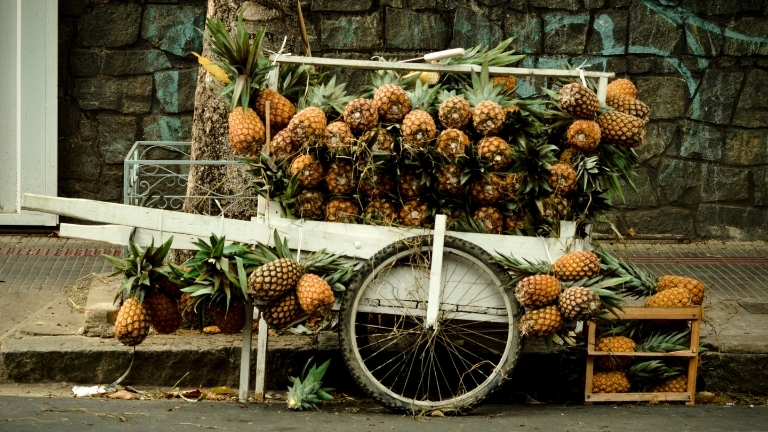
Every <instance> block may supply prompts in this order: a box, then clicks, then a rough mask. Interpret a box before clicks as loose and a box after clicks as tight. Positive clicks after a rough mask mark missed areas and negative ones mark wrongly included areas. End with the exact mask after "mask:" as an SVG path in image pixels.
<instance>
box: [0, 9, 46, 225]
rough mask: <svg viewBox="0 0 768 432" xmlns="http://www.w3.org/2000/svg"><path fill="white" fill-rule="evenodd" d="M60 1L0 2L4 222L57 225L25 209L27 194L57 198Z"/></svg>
mask: <svg viewBox="0 0 768 432" xmlns="http://www.w3.org/2000/svg"><path fill="white" fill-rule="evenodd" d="M58 9H59V5H58V0H0V225H35V226H55V225H57V224H58V216H56V215H51V214H46V213H37V212H28V211H21V205H20V204H21V195H22V194H24V193H25V192H30V193H39V194H43V195H50V196H56V193H57V176H58V170H57V153H58V152H57V148H58V118H57V109H58V98H57V75H58V27H59V26H58Z"/></svg>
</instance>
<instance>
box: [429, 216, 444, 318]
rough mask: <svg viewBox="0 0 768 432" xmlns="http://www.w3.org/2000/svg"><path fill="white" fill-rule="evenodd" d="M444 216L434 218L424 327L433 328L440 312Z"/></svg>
mask: <svg viewBox="0 0 768 432" xmlns="http://www.w3.org/2000/svg"><path fill="white" fill-rule="evenodd" d="M445 221H446V217H445V215H442V214H439V215H437V216H435V230H434V232H433V235H434V239H433V240H432V263H431V268H430V269H429V296H428V297H427V319H426V322H425V323H424V325H425V326H426V327H427V328H433V327H434V326H435V322H436V321H437V312H438V311H439V310H440V300H441V297H442V296H441V295H440V294H441V293H440V291H441V288H442V287H443V283H442V282H443V281H442V280H441V276H442V273H443V245H444V244H445Z"/></svg>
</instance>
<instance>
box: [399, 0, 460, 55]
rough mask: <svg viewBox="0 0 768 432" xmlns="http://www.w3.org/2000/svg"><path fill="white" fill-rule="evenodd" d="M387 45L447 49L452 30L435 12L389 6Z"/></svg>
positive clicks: (420, 48) (400, 47)
mask: <svg viewBox="0 0 768 432" xmlns="http://www.w3.org/2000/svg"><path fill="white" fill-rule="evenodd" d="M386 22H387V24H386V30H385V33H386V41H387V47H390V48H398V49H418V50H428V49H429V50H439V49H445V48H446V46H447V44H448V38H449V37H450V30H449V28H448V27H447V26H446V25H445V22H444V21H443V19H442V17H441V16H440V15H437V14H433V13H426V12H413V11H409V10H401V9H393V8H387V10H386Z"/></svg>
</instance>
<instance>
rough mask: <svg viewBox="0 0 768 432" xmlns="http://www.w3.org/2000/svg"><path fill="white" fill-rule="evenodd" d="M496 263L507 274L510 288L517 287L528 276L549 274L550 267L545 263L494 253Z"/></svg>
mask: <svg viewBox="0 0 768 432" xmlns="http://www.w3.org/2000/svg"><path fill="white" fill-rule="evenodd" d="M496 253H497V254H498V256H496V262H497V263H499V264H500V265H501V266H502V267H504V269H505V270H506V271H507V273H509V276H510V286H515V285H517V283H518V282H520V281H521V280H523V279H525V278H526V277H528V276H531V275H535V274H550V273H551V272H552V266H551V265H550V264H549V263H548V262H545V261H529V260H527V259H525V258H517V257H515V256H512V255H504V254H502V253H500V252H498V251H496Z"/></svg>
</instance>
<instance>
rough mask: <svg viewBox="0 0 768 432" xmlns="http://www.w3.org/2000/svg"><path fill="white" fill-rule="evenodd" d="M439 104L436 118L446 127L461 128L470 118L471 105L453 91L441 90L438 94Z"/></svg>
mask: <svg viewBox="0 0 768 432" xmlns="http://www.w3.org/2000/svg"><path fill="white" fill-rule="evenodd" d="M438 100H439V101H440V106H439V108H438V111H437V118H438V119H439V120H440V123H441V124H442V125H443V127H445V128H446V129H462V128H464V126H466V125H467V123H469V120H470V119H471V118H472V107H471V106H470V105H469V102H467V100H466V99H464V98H463V97H461V96H456V93H455V92H447V91H443V92H441V93H440V95H439V96H438Z"/></svg>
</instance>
